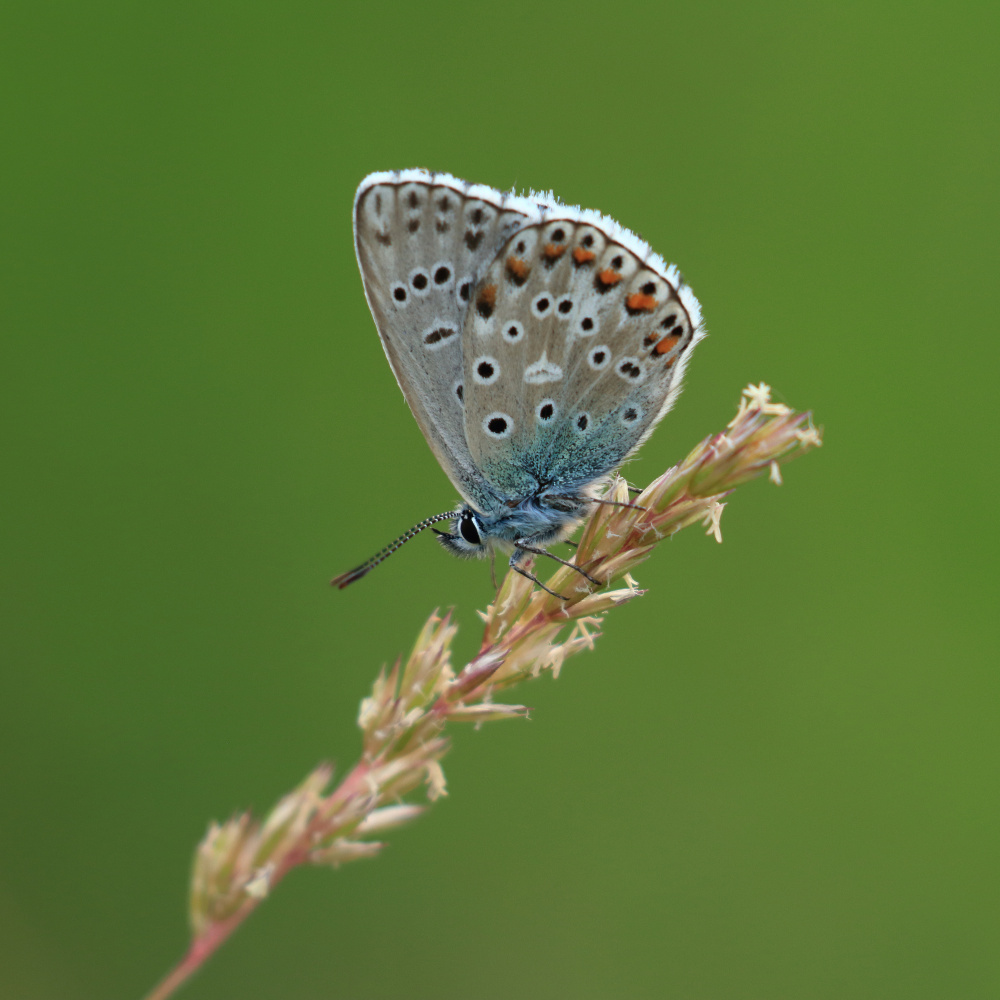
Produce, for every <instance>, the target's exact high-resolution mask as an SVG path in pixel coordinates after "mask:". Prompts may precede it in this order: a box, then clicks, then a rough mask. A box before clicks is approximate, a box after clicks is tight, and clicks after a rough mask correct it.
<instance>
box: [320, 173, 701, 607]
mask: <svg viewBox="0 0 1000 1000" xmlns="http://www.w3.org/2000/svg"><path fill="white" fill-rule="evenodd" d="M354 241H355V248H356V251H357V257H358V266H359V267H360V268H361V278H362V281H363V283H364V288H365V295H366V296H367V298H368V305H369V307H370V308H371V312H372V316H373V317H374V318H375V325H376V327H377V328H378V333H379V337H380V338H381V340H382V346H383V348H384V349H385V354H386V357H387V358H388V359H389V364H390V365H391V367H392V371H393V374H395V376H396V381H397V382H398V383H399V387H400V389H402V391H403V395H404V397H405V398H406V402H407V403H408V404H409V406H410V409H411V410H412V411H413V415H414V417H415V418H416V420H417V423H418V424H419V425H420V429H421V430H422V431H423V433H424V437H426V438H427V443H428V444H429V445H430V446H431V450H432V451H433V452H434V454H435V456H436V457H437V460H438V461H439V462H440V463H441V466H442V468H443V469H444V471H445V472H446V473H447V475H448V478H449V479H451V481H452V483H453V484H454V486H455V488H456V489H457V490H458V492H459V493H460V494H461V496H462V503H461V504H459V505H458V507H457V508H456V509H453V510H450V511H447V512H445V513H442V514H436V515H434V516H433V517H429V518H427V519H426V520H424V521H421V522H420V523H419V524H417V525H415V526H414V527H413V528H411V529H410V530H409V531H408V532H406V534H404V535H402V536H401V537H400V538H398V539H396V541H394V542H392V544H390V545H388V546H386V548H385V549H383V550H382V551H381V552H380V553H379V554H378V555H376V556H374V557H372V558H371V559H369V560H368V561H367V562H365V563H363V564H362V565H361V566H359V567H358V568H357V569H354V570H352V571H351V572H349V573H345V574H343V575H342V576H339V577H337V578H336V579H335V580H333V583H334V584H336V585H337V586H339V587H345V586H347V584H349V583H352V582H353V581H355V580H358V579H360V578H361V577H362V576H364V575H365V574H366V573H368V572H369V571H370V570H372V569H374V567H375V566H377V565H378V564H379V563H381V562H382V561H383V560H384V559H385V558H387V557H388V556H389V555H391V554H392V553H393V552H394V551H395V550H396V549H397V548H399V546H400V545H402V544H403V543H404V542H406V541H408V540H409V539H410V538H412V537H413V536H414V535H415V534H417V533H418V532H420V531H423V530H424V529H425V528H427V527H430V526H431V525H433V524H437V523H440V522H446V521H450V522H451V524H450V530H447V531H440V530H438V529H434V530H435V531H437V532H438V536H439V539H440V541H441V543H442V544H443V545H444V546H445V548H447V549H448V550H449V551H450V552H453V553H454V554H455V555H459V556H483V555H486V554H491V553H493V552H494V551H495V550H497V549H500V550H502V551H505V552H509V553H510V565H511V567H512V568H513V569H514V570H516V571H517V572H519V573H521V574H523V575H524V576H527V577H529V578H530V579H532V580H535V582H536V583H538V582H539V581H537V580H536V578H535V577H534V576H533V575H532V574H531V573H530V572H529V570H527V569H526V568H525V566H524V565H523V564H524V562H525V560H526V559H527V558H528V557H529V556H531V555H533V554H544V555H551V553H547V552H545V546H547V545H549V544H552V543H553V542H556V541H560V540H563V539H565V538H566V536H567V535H568V534H569V533H570V532H571V531H572V530H573V529H574V528H575V527H576V526H577V525H578V524H579V523H580V521H581V520H582V518H583V517H584V516H585V515H586V514H587V513H588V511H589V510H590V509H591V508H592V505H593V504H594V503H599V502H601V501H600V499H599V492H600V487H601V486H602V485H603V484H604V483H605V482H606V480H607V477H608V475H609V474H610V473H612V472H613V471H614V470H616V469H617V468H618V467H619V466H620V465H621V464H622V462H623V461H625V459H626V458H628V456H629V455H630V454H631V453H632V452H634V451H635V449H636V448H638V447H639V445H640V444H642V442H643V441H644V440H645V439H646V438H647V437H648V436H649V435H650V433H652V430H653V428H654V427H655V426H656V424H657V422H658V421H659V420H660V418H661V417H663V415H664V414H665V413H666V412H667V410H669V409H670V407H671V405H672V404H673V402H674V400H675V398H676V397H677V394H678V392H679V391H680V386H681V379H682V376H683V374H684V369H685V367H686V365H687V362H688V359H689V358H690V356H691V353H692V349H693V348H694V345H695V344H696V343H698V341H699V340H700V339H701V338H702V337H703V336H704V328H703V325H702V318H701V308H700V306H699V305H698V300H697V299H696V298H695V297H694V295H693V294H692V293H691V291H690V289H689V288H688V287H687V285H686V284H685V283H684V281H683V279H682V278H681V276H680V273H679V272H678V271H677V269H676V267H674V266H672V265H667V264H666V263H665V262H664V261H663V259H662V258H661V257H659V256H658V255H657V254H655V253H653V251H652V250H651V249H650V248H649V247H648V246H647V245H646V244H645V243H644V242H643V241H642V240H641V239H639V238H638V237H637V236H635V235H634V234H633V233H631V232H629V231H628V230H627V229H625V228H623V227H622V226H620V225H619V224H618V223H617V222H615V221H614V220H612V219H610V218H608V217H607V216H604V215H601V214H600V213H598V212H594V211H589V210H583V209H580V208H575V207H569V206H566V205H562V204H560V203H559V202H558V201H556V200H555V199H554V198H553V197H552V196H551V195H539V194H531V195H530V196H527V197H518V196H516V195H514V194H507V193H504V192H501V191H497V190H494V189H493V188H490V187H485V186H482V185H476V184H468V183H466V182H465V181H460V180H457V179H456V178H454V177H451V176H450V175H448V174H435V173H429V172H427V171H424V170H401V171H394V172H387V173H375V174H371V175H369V176H368V177H366V178H365V179H364V180H363V181H362V182H361V186H360V187H359V188H358V191H357V195H356V196H355V199H354ZM552 558H555V559H557V561H559V562H564V560H561V559H558V557H555V556H552ZM580 572H582V573H583V574H584V575H585V576H588V574H587V573H586V572H585V570H583V569H580ZM591 579H592V578H591ZM595 582H596V581H595Z"/></svg>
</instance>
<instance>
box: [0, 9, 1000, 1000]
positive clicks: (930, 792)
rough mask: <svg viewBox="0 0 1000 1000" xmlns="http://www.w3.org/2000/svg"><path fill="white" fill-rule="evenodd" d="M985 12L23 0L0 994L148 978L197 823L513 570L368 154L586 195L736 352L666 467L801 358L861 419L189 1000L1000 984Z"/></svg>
mask: <svg viewBox="0 0 1000 1000" xmlns="http://www.w3.org/2000/svg"><path fill="white" fill-rule="evenodd" d="M998 28H1000V15H998V7H997V5H996V4H995V3H993V4H987V3H980V4H947V5H945V4H912V3H881V4H871V3H840V4H836V5H832V4H830V5H827V4H815V5H803V4H799V3H790V2H786V3H781V2H767V3H759V4H753V5H743V4H679V3H665V4H647V5H642V4H631V5H629V4H611V5H609V4H607V3H585V2H577V3H573V4H569V3H566V4H556V3H551V4H545V5H539V4H526V3H520V2H513V3H508V4H503V5H496V6H490V7H485V6H479V5H476V4H471V3H469V4H465V5H460V6H453V5H448V4H436V5H433V6H432V7H431V8H425V7H419V6H416V5H406V6H391V5H390V6H381V7H378V8H375V7H374V6H372V5H358V6H356V7H348V6H347V5H338V4H332V3H320V2H312V3H284V4H264V3H252V2H241V3H235V2H232V3H221V2H217V0H208V2H200V3H188V2H182V3H173V4H163V3H147V4H140V3H132V4H127V3H120V4H115V3H97V4H87V5H81V4H68V3H33V4H27V3H13V4H10V3H9V4H7V5H6V6H5V8H4V11H3V13H2V15H0V33H2V42H0V44H2V50H3V56H2V59H0V79H2V89H3V95H4V96H3V106H2V110H0V115H2V151H0V157H2V163H3V167H2V169H3V178H2V188H3V198H2V203H3V204H2V209H0V212H2V214H3V224H2V232H3V238H2V243H0V247H2V250H0V252H2V253H3V257H4V259H3V263H2V273H3V279H2V285H3V289H2V305H0V309H2V350H3V355H4V358H5V360H4V362H3V366H2V378H3V391H2V394H0V402H2V405H3V407H4V416H3V432H4V448H3V473H4V475H3V478H4V499H3V518H2V530H3V535H4V537H3V541H2V553H3V586H4V590H3V600H2V608H3V611H2V614H3V619H4V621H3V626H2V636H3V640H2V641H3V661H2V670H3V677H2V681H3V683H2V694H0V751H2V752H0V767H2V789H0V792H2V802H3V805H2V809H0V996H3V997H5V998H6V997H11V998H28V1000H48V998H60V1000H62V998H73V1000H75V998H95V1000H96V998H101V1000H104V998H109V997H138V996H140V995H141V994H142V993H143V992H145V991H146V990H148V989H149V988H150V987H151V986H152V985H153V983H154V982H155V981H156V980H157V979H158V978H159V977H160V976H161V975H162V974H163V973H164V972H165V971H166V969H167V968H168V966H169V965H171V964H172V963H173V962H174V961H175V960H176V959H178V958H179V957H180V955H181V953H182V951H183V949H184V948H185V944H186V940H187V927H186V891H187V880H188V872H189V866H190V860H191V855H192V851H193V848H194V846H195V844H196V842H197V841H198V839H199V838H200V837H201V836H202V834H203V832H204V830H205V827H206V824H207V822H208V821H209V819H212V818H219V819H221V818H225V817H226V816H228V815H230V814H231V813H232V812H233V811H234V810H238V809H243V808H252V809H254V810H256V811H261V810H263V809H266V808H267V807H268V806H269V805H270V804H271V803H273V802H274V801H275V800H276V799H277V798H278V797H279V796H280V795H281V794H283V793H284V792H285V791H286V790H288V789H289V788H290V787H292V786H293V785H294V784H296V783H297V782H298V781H299V780H300V779H301V777H302V776H303V775H305V773H306V772H307V771H308V770H309V769H310V768H312V767H313V765H314V764H315V763H317V762H318V761H320V760H321V759H333V760H335V761H336V762H337V763H338V764H339V765H340V766H341V767H346V766H349V765H350V763H351V762H352V761H353V760H354V759H355V757H356V755H357V753H358V748H359V739H358V733H357V730H356V729H355V724H354V717H355V713H356V710H357V706H358V702H359V699H360V698H361V697H362V696H363V695H364V694H365V693H366V692H367V691H368V689H369V687H370V684H371V681H372V679H373V677H374V675H375V673H376V671H377V669H378V667H379V665H380V664H382V663H383V662H385V661H387V660H389V659H391V658H392V657H394V656H395V655H396V654H397V653H398V652H400V651H404V650H406V649H407V648H408V647H409V646H410V644H411V643H412V641H413V638H414V636H415V634H416V631H417V629H418V627H419V625H420V624H421V623H422V621H423V620H424V619H425V617H426V615H427V614H428V612H429V611H430V610H431V608H432V607H434V606H435V605H440V606H448V605H454V606H455V607H456V609H457V615H458V620H459V621H460V623H461V624H462V629H463V630H462V633H461V634H460V637H459V649H458V653H459V655H465V654H467V653H468V652H469V651H470V650H472V649H473V648H474V646H475V645H476V641H477V639H476V637H477V625H478V619H477V617H476V615H475V609H476V608H477V607H482V606H483V605H484V604H485V603H486V602H487V601H488V600H489V598H490V595H491V589H490V582H489V572H488V569H487V568H486V566H485V565H484V564H482V563H462V562H459V561H457V560H452V559H450V558H449V557H448V556H447V555H446V554H445V553H443V552H442V551H440V549H439V548H438V547H437V546H436V545H435V544H434V543H433V542H432V541H431V540H430V539H429V538H421V539H419V540H417V541H415V542H413V543H412V544H411V545H409V546H408V547H407V549H406V550H404V551H403V552H401V553H400V554H399V555H397V556H396V557H395V558H394V559H393V561H392V563H390V564H388V565H387V566H385V567H384V568H382V569H381V570H380V571H379V572H378V573H377V574H375V575H373V576H372V577H370V578H368V579H366V580H365V581H364V582H363V583H360V584H358V585H357V586H355V587H353V588H351V589H350V590H347V591H344V592H335V591H331V590H330V588H329V587H328V586H327V583H326V581H327V580H328V578H329V577H330V576H331V575H333V574H334V573H337V572H340V571H342V570H344V569H347V568H349V567H350V566H353V565H355V564H356V563H357V562H359V561H360V560H361V559H363V558H365V557H366V556H368V555H369V554H370V553H372V552H373V551H375V550H376V549H378V548H379V547H381V546H382V545H383V544H384V543H385V542H387V541H388V540H389V539H391V538H392V537H394V536H395V535H396V534H397V533H398V532H400V531H402V530H404V529H405V528H407V527H409V526H410V525H411V524H412V523H413V522H415V521H417V520H419V519H420V518H422V517H424V516H426V515H428V514H430V513H433V512H436V511H439V510H442V509H444V508H445V507H447V506H448V505H450V504H451V503H452V502H453V500H454V492H453V490H452V488H451V487H450V485H449V483H448V482H447V480H446V479H445V477H444V475H443V474H442V473H441V471H440V470H439V468H438V466H437V464H436V463H435V461H434V459H433V458H432V456H431V454H430V452H429V451H428V449H427V447H426V446H425V444H424V443H423V441H422V439H421V437H420V434H419V432H418V430H417V427H416V425H415V423H414V421H413V420H412V419H411V417H410V415H409V412H408V411H407V409H406V407H405V405H404V403H403V401H402V398H401V396H400V394H399V391H398V389H397V387H396V385H395V382H394V380H393V378H392V375H391V372H390V371H389V368H388V365H387V364H386V362H385V359H384V357H383V354H382V349H381V347H380V346H379V342H378V339H377V337H376V334H375V330H374V326H373V323H372V321H371V318H370V316H369V313H368V310H367V307H366V305H365V301H364V296H363V294H362V290H361V283H360V280H359V278H358V275H357V271H356V266H355V261H354V253H353V248H352V240H351V199H352V196H353V193H354V189H355V187H356V185H357V183H358V182H359V181H360V179H361V178H362V177H363V176H364V175H365V174H366V173H368V172H369V171H372V170H382V169H391V168H397V167H410V166H427V167H430V168H433V169H438V170H445V171H449V172H451V173H454V174H456V175H458V176H460V177H465V178H467V179H469V180H473V181H477V182H483V183H487V184H491V185H494V186H496V187H507V188H509V187H511V186H517V187H518V188H520V189H524V188H526V187H534V188H540V189H548V188H552V189H553V190H554V191H555V192H556V194H557V195H558V196H559V197H560V198H561V199H562V200H564V201H568V202H570V203H577V202H579V203H583V204H585V205H587V206H593V207H596V208H599V209H601V210H603V211H605V212H607V213H609V214H611V215H613V216H614V217H616V218H617V219H619V220H620V221H621V222H622V223H624V224H625V225H627V226H630V227H632V228H635V229H637V230H639V231H641V232H642V234H643V235H644V236H645V237H646V238H647V239H648V240H649V241H650V242H651V243H652V245H653V247H654V248H656V249H657V250H658V251H659V252H661V253H662V254H663V255H664V256H666V257H667V258H668V259H669V260H674V261H676V262H677V263H678V264H680V266H681V267H682V268H683V270H684V272H685V275H686V276H687V278H688V279H689V281H690V282H691V284H692V286H693V288H694V290H695V292H696V293H697V295H698V296H699V298H700V299H701V301H702V303H703V306H704V310H705V315H706V318H707V322H708V326H709V330H710V333H711V336H710V338H709V339H708V340H707V341H706V342H705V343H704V344H703V345H702V346H701V347H700V348H699V350H698V352H697V356H696V358H695V360H694V363H693V365H692V366H691V369H690V372H689V376H688V382H687V390H686V392H685V393H684V395H683V396H682V397H681V400H680V402H679V404H678V406H677V408H676V410H675V411H674V413H673V414H672V415H671V416H670V417H669V418H668V419H667V421H665V423H664V424H662V425H661V427H660V429H659V431H658V432H657V434H656V435H655V437H654V438H653V439H652V440H651V441H650V443H649V444H648V445H647V446H646V448H645V449H644V452H643V455H642V458H641V460H640V461H638V462H637V463H635V464H634V465H632V466H631V467H630V469H629V476H630V478H631V479H632V480H633V481H636V482H645V481H647V480H648V479H650V478H652V477H653V476H655V475H656V474H657V473H658V472H660V471H662V470H663V469H664V468H665V467H666V466H667V465H668V464H670V463H671V462H673V461H675V460H677V459H678V458H679V457H681V456H682V455H683V454H685V453H686V452H687V451H688V450H689V448H690V447H691V446H693V445H694V444H695V443H696V441H698V440H699V439H700V438H701V437H703V436H704V435H706V434H709V433H711V432H714V431H716V430H718V429H720V428H721V427H722V426H723V425H724V424H725V423H726V421H728V420H729V418H730V416H731V415H732V413H733V411H734V407H735V404H736V400H737V397H738V395H739V391H740V389H741V388H742V387H743V386H744V385H745V384H746V383H748V382H750V381H759V380H762V379H763V380H765V381H767V382H769V383H770V384H772V385H773V386H774V387H775V390H776V392H777V394H778V398H779V399H781V400H783V401H785V402H788V403H789V404H791V405H794V406H796V407H800V408H811V409H813V410H814V412H815V414H816V420H817V422H818V423H819V424H820V425H822V426H824V428H825V433H826V443H825V446H824V447H823V449H822V450H820V451H819V452H816V453H813V454H811V455H809V456H807V457H805V458H803V459H802V460H801V461H798V462H796V463H794V464H793V465H791V466H789V467H788V468H787V469H786V476H785V479H786V482H785V485H784V486H783V487H781V488H780V489H777V488H774V487H772V486H769V485H767V484H766V483H763V482H759V483H754V484H751V485H750V486H748V487H746V488H743V489H741V490H740V491H739V492H738V494H737V495H736V496H735V497H734V498H733V499H732V502H731V503H730V505H729V507H728V508H727V510H726V514H725V517H724V518H723V530H724V535H725V543H724V544H723V545H721V546H719V545H716V544H715V543H714V542H713V541H712V540H711V539H707V538H705V537H704V534H703V533H702V532H701V531H700V530H698V529H693V530H690V531H688V532H685V533H684V534H683V535H681V536H679V537H678V538H677V539H675V540H674V542H673V543H671V544H670V545H665V546H664V547H663V548H662V549H661V550H660V551H659V552H657V553H656V555H655V558H653V559H652V560H651V561H650V562H649V563H647V564H646V565H645V566H643V567H642V568H641V571H640V572H639V573H638V577H639V580H640V582H641V584H642V585H643V586H645V587H648V588H649V593H648V595H647V596H646V597H644V598H643V599H642V600H640V601H637V602H634V603H633V604H631V605H629V606H628V607H626V608H623V609H621V610H619V611H618V612H616V613H615V614H613V615H612V616H610V618H609V619H608V621H607V623H606V634H605V636H604V637H603V638H602V640H601V641H600V643H599V644H598V648H597V651H596V652H594V653H592V654H587V655H584V656H580V657H577V658H576V659H574V660H572V661H571V662H569V663H568V664H567V666H566V668H565V670H564V672H563V675H562V676H561V677H560V679H559V680H558V681H556V682H554V683H553V682H552V681H551V680H548V679H546V680H544V681H539V682H537V683H535V684H534V685H532V686H530V687H529V688H527V689H525V690H522V691H521V692H520V697H521V699H522V700H525V701H527V702H528V703H529V704H530V705H532V706H533V713H532V720H531V721H530V722H527V723H506V724H504V725H500V724H497V725H493V726H488V727H486V728H484V729H482V730H481V731H479V732H476V731H473V730H471V729H470V730H463V731H461V732H459V733H458V734H457V736H456V739H455V747H454V750H453V751H452V753H451V755H450V756H449V757H448V759H447V760H446V761H445V770H446V772H447V775H448V779H449V788H450V796H449V797H448V798H447V799H445V800H443V801H442V802H441V803H440V804H438V805H437V806H436V807H435V808H434V809H433V810H431V811H430V812H429V813H428V815H426V816H425V817H424V818H422V819H421V820H420V821H419V822H418V823H417V824H416V825H414V826H412V827H410V828H408V829H403V830H400V831H397V832H396V833H394V834H393V835H392V836H391V838H390V840H391V843H390V846H389V848H388V849H387V850H386V852H385V853H384V855H383V856H382V857H381V858H380V859H378V860H377V861H372V862H363V863H359V864H356V865H352V866H349V867H347V868H345V869H342V870H340V871H337V872H333V871H326V870H301V871H299V872H297V873H295V875H294V876H293V877H291V878H290V879H288V880H287V881H286V882H285V883H283V884H282V886H281V888H280V891H278V892H277V893H276V894H275V895H274V896H273V897H272V899H271V900H270V901H269V902H268V903H267V905H265V906H264V907H262V908H261V910H260V911H259V912H258V913H257V914H256V915H255V916H254V918H253V919H252V920H251V921H250V922H249V923H248V924H247V925H246V926H245V927H243V928H242V930H241V931H240V932H239V933H238V934H237V936H236V937H235V938H234V939H233V940H232V941H231V942H230V943H229V944H228V945H227V946H226V947H225V948H224V949H223V950H222V951H221V952H220V953H219V954H218V955H217V956H216V958H215V959H214V960H213V961H212V962H211V963H210V965H209V966H208V967H207V968H206V969H205V971H204V972H203V974H201V975H200V976H199V977H198V978H197V979H196V980H195V981H194V982H192V983H191V984H190V986H189V987H188V988H187V990H186V991H185V992H184V993H183V994H182V995H183V996H185V997H190V998H191V1000H196V998H209V997H211V998H226V997H255V998H270V997H275V998H277V997H280V998H283V1000H287V998H295V1000H298V998H309V1000H311V998H316V1000H321V998H382V997H397V996H406V997H413V998H423V997H435V998H440V997H484V998H509V997H530V998H535V997H564V996H574V997H602V998H603V997H617V996H627V997H633V996H635V997H645V996H650V997H678V998H686V1000H688V998H690V1000H703V998H704V1000H728V998H732V1000H745V998H758V997H759V998H768V1000H771V998H790V1000H798V998H837V1000H840V998H845V997H850V998H868V997H872V998H895V997H901V998H903V997H905V998H909V1000H912V998H924V997H927V998H941V997H948V998H990V997H997V996H1000V953H998V948H997V931H998V919H997V907H998V901H1000V894H998V889H1000V886H998V879H997V874H998V872H997V869H998V865H997V833H998V829H997V828H998V821H1000V809H998V801H997V764H998V757H1000V754H998V749H1000V746H998V744H1000V740H998V733H997V724H996V718H997V709H998V694H1000V683H998V680H997V666H998V657H997V655H996V652H997V651H996V638H997V625H996V615H997V595H996V589H995V586H994V581H995V576H996V568H995V567H996V561H997V545H996V542H997V531H996V527H995V518H994V514H993V511H992V509H991V507H992V503H993V500H994V498H995V495H996V486H997V476H996V472H995V462H996V459H995V455H996V445H995V442H994V432H993V426H992V422H993V417H992V416H991V414H992V412H993V406H994V402H995V398H996V392H997V390H996V379H997V372H998V367H997V348H996V344H997V324H996V314H997V308H996V300H997V294H996V286H997V278H996V273H997V253H996V251H997V247H998V239H997V230H998V212H997V209H998V201H1000V198H998V184H997V177H998V174H997V155H996V154H997V150H998V138H1000V136H998V115H997V107H998V104H997V98H998V92H1000V91H998V83H1000V81H998V75H1000V74H998V71H997V67H998V37H1000V36H998Z"/></svg>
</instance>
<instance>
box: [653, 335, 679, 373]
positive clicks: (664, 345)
mask: <svg viewBox="0 0 1000 1000" xmlns="http://www.w3.org/2000/svg"><path fill="white" fill-rule="evenodd" d="M680 341H681V338H680V337H664V338H663V340H661V341H660V342H659V343H658V344H657V345H656V347H655V348H654V350H655V351H656V353H657V354H667V353H668V352H670V351H672V350H673V349H674V348H675V347H676V346H677V345H678V344H679V343H680ZM671 364H673V362H671ZM667 367H668V368H669V367H670V365H667Z"/></svg>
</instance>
